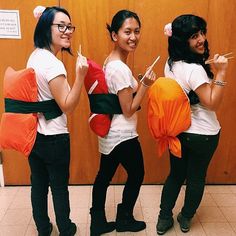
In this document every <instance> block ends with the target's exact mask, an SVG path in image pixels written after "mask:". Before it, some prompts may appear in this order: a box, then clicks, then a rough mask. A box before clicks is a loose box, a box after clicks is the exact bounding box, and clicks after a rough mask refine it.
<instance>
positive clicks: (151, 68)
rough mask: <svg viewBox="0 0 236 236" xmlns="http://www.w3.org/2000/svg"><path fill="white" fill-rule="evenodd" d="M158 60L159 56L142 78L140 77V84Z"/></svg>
mask: <svg viewBox="0 0 236 236" xmlns="http://www.w3.org/2000/svg"><path fill="white" fill-rule="evenodd" d="M159 59H160V56H158V57H157V58H156V60H155V61H154V62H153V63H152V65H151V66H150V67H149V69H148V70H147V71H146V73H145V74H144V76H143V77H142V79H141V80H140V82H142V81H143V80H144V78H145V76H146V75H147V73H149V72H150V71H151V70H152V68H153V67H154V66H155V64H156V63H157V61H158V60H159Z"/></svg>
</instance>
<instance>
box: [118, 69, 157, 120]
mask: <svg viewBox="0 0 236 236" xmlns="http://www.w3.org/2000/svg"><path fill="white" fill-rule="evenodd" d="M155 80H156V75H155V74H154V72H153V71H151V72H150V73H149V74H148V75H147V77H145V79H144V81H143V83H141V85H140V87H139V89H138V91H137V93H136V95H135V97H133V92H132V88H130V87H129V88H124V89H122V90H120V91H119V92H118V97H119V102H120V106H121V109H122V112H123V115H124V116H125V117H127V118H129V117H131V116H132V115H133V114H134V113H135V112H136V111H137V109H138V107H139V106H140V104H141V102H142V100H143V98H144V95H145V93H146V91H147V88H148V87H149V86H151V85H152V84H153V83H154V81H155Z"/></svg>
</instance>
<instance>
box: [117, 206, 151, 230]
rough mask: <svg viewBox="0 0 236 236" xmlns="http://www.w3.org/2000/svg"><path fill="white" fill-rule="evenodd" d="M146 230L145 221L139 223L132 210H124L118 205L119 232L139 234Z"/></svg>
mask: <svg viewBox="0 0 236 236" xmlns="http://www.w3.org/2000/svg"><path fill="white" fill-rule="evenodd" d="M145 228H146V224H145V222H144V221H137V220H135V219H134V216H133V212H132V210H127V209H125V208H123V206H122V205H121V204H118V207H117V215H116V231H117V232H125V231H129V232H138V231H141V230H143V229H145Z"/></svg>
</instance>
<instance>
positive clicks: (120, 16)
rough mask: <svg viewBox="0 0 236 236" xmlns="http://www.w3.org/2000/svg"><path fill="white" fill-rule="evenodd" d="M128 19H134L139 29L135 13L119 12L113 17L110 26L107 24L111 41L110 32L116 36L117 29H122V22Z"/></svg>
mask: <svg viewBox="0 0 236 236" xmlns="http://www.w3.org/2000/svg"><path fill="white" fill-rule="evenodd" d="M128 18H134V19H135V20H136V21H137V22H138V24H139V27H140V28H141V22H140V20H139V17H138V15H137V14H136V13H135V12H132V11H129V10H120V11H118V12H117V13H116V14H115V15H114V16H113V18H112V22H111V25H109V24H107V29H108V31H109V33H110V36H111V40H112V41H113V38H112V32H115V33H116V34H117V33H118V31H119V29H120V28H121V27H122V25H123V23H124V21H125V20H126V19H128Z"/></svg>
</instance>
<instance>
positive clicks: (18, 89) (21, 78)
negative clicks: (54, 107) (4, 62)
mask: <svg viewBox="0 0 236 236" xmlns="http://www.w3.org/2000/svg"><path fill="white" fill-rule="evenodd" d="M3 90H4V91H3V97H4V98H8V99H16V100H21V101H25V102H37V94H38V92H37V83H36V80H35V73H34V70H33V69H32V68H29V69H23V70H20V71H15V70H14V69H12V68H11V67H8V68H7V70H6V72H5V75H4V82H3ZM36 133H37V115H36V113H30V114H20V113H11V112H5V113H3V114H2V118H1V123H0V149H15V150H17V151H19V152H21V153H23V154H24V155H25V156H29V154H30V152H31V150H32V148H33V145H34V142H35V139H36Z"/></svg>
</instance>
